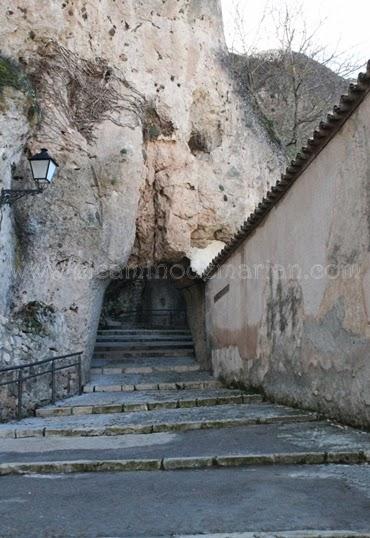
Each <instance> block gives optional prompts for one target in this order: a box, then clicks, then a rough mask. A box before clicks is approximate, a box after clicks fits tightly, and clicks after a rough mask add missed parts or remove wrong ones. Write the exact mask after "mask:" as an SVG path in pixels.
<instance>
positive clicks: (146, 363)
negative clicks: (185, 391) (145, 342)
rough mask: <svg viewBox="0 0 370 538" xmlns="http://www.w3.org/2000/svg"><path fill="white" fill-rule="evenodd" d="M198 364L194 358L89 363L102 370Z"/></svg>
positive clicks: (158, 358)
mask: <svg viewBox="0 0 370 538" xmlns="http://www.w3.org/2000/svg"><path fill="white" fill-rule="evenodd" d="M194 364H196V365H197V364H198V363H197V362H196V361H195V359H194V357H176V356H175V357H168V356H167V357H161V356H159V355H158V356H156V357H145V356H144V357H135V358H130V357H128V358H126V359H117V358H116V359H93V360H92V361H91V366H92V368H103V367H107V366H114V367H118V368H135V367H140V368H143V367H148V368H161V367H162V366H163V367H166V366H193V365H194Z"/></svg>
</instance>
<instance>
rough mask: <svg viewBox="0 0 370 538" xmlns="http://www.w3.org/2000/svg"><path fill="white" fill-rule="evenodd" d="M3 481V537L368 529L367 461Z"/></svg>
mask: <svg viewBox="0 0 370 538" xmlns="http://www.w3.org/2000/svg"><path fill="white" fill-rule="evenodd" d="M1 486H2V487H1V488H0V536H5V537H10V536H16V537H17V538H40V537H42V536H65V537H67V536H68V537H77V536H81V537H84V538H91V537H97V536H100V537H106V538H108V537H110V538H114V537H116V538H117V537H120V538H124V537H125V538H129V537H130V538H141V537H146V538H153V537H156V536H157V537H162V538H164V537H165V538H170V537H173V535H175V536H176V535H177V536H187V537H188V538H189V535H195V536H197V535H201V536H203V537H204V536H207V535H208V536H212V535H213V536H214V535H216V538H217V535H219V534H221V536H222V533H224V534H226V536H228V537H229V535H230V533H232V532H234V533H246V532H247V533H264V534H262V536H264V535H265V537H266V536H268V537H269V538H271V536H274V535H275V536H276V535H278V536H279V533H280V536H284V537H285V538H286V537H287V536H289V535H287V533H288V532H298V531H299V532H301V533H302V536H304V537H305V538H307V537H312V536H316V537H317V536H320V533H321V532H322V531H325V532H326V533H327V534H326V536H327V537H328V536H330V537H331V538H333V536H334V537H335V536H341V535H340V534H338V533H340V532H341V533H342V537H343V536H351V534H348V533H354V532H357V533H358V534H359V536H367V535H368V533H369V529H370V510H369V505H370V467H368V466H342V465H335V466H332V465H326V466H324V465H321V466H319V465H312V466H299V465H292V466H275V467H271V466H268V467H264V466H259V467H247V468H240V469H205V470H201V471H199V470H186V471H181V472H172V471H169V472H166V473H164V472H161V471H157V472H156V471H152V472H145V471H143V472H127V473H123V474H122V473H87V474H72V475H34V476H3V477H1ZM330 532H332V534H329V533H330ZM307 533H309V534H307ZM315 533H316V534H315ZM335 533H337V534H335ZM343 533H344V534H343ZM345 533H347V534H345ZM231 536H232V535H231ZM247 536H248V535H247ZM250 536H253V534H250ZM257 536H258V534H257ZM324 536H325V535H324ZM293 537H294V535H293ZM222 538H225V537H224V536H223V537H222ZM238 538H239V537H238ZM243 538H244V537H243ZM248 538H249V537H248ZM295 538H296V537H295Z"/></svg>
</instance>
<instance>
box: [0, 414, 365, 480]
mask: <svg viewBox="0 0 370 538" xmlns="http://www.w3.org/2000/svg"><path fill="white" fill-rule="evenodd" d="M0 461H1V464H0V475H1V474H8V473H24V472H91V471H132V470H135V471H139V470H158V469H161V470H177V469H201V468H208V467H242V466H247V465H253V466H256V465H271V464H283V465H292V464H308V465H313V464H323V463H326V464H327V463H330V464H332V463H337V464H343V463H344V464H348V463H355V464H356V463H365V462H370V434H369V433H366V434H364V433H363V432H359V431H356V430H353V429H350V428H348V429H347V430H344V431H343V429H342V428H340V427H338V426H337V425H334V424H329V423H328V422H300V423H288V424H282V423H275V424H265V425H256V426H253V425H252V426H241V427H234V428H229V429H210V430H204V431H201V430H191V431H183V432H182V431H180V432H177V433H153V434H152V435H149V436H148V435H144V434H138V435H127V436H113V437H112V436H106V437H79V438H73V439H70V438H68V437H64V438H60V437H58V438H55V437H54V438H53V437H50V438H32V439H3V440H2V442H1V445H0Z"/></svg>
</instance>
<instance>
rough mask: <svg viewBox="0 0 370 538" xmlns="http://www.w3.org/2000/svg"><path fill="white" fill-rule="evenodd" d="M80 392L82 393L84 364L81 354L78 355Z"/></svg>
mask: <svg viewBox="0 0 370 538" xmlns="http://www.w3.org/2000/svg"><path fill="white" fill-rule="evenodd" d="M77 368H78V394H82V364H81V354H79V356H78V367H77Z"/></svg>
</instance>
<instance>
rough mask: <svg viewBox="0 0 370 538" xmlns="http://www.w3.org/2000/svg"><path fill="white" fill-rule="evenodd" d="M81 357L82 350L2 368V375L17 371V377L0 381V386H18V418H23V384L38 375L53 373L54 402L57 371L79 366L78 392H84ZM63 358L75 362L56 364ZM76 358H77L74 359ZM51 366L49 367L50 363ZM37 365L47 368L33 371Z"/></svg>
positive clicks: (52, 391)
mask: <svg viewBox="0 0 370 538" xmlns="http://www.w3.org/2000/svg"><path fill="white" fill-rule="evenodd" d="M81 357H82V352H81V351H80V352H78V353H70V354H68V355H61V356H59V357H51V358H50V359H44V360H42V361H37V362H32V363H27V364H20V365H18V366H7V367H6V368H0V377H2V376H4V375H9V374H11V373H12V372H14V373H15V378H13V379H10V380H7V381H0V387H4V386H6V385H15V386H16V387H17V413H16V417H17V419H18V420H19V419H21V418H22V408H23V385H24V383H25V382H26V381H28V380H29V379H34V378H36V377H40V376H43V375H48V374H50V375H51V383H50V386H51V396H50V401H51V402H52V403H55V401H56V395H57V387H56V383H55V374H56V373H57V372H60V371H61V370H67V369H68V368H75V367H76V368H77V380H78V393H79V394H81V392H82V364H81ZM63 359H73V362H69V363H68V364H63V365H61V366H59V365H56V364H55V363H56V362H57V361H61V360H63ZM74 359H76V360H74ZM50 363H51V365H50V368H49V364H50ZM36 366H41V367H43V366H46V367H47V369H46V370H42V371H41V372H32V370H33V369H34V368H35V367H36ZM26 369H28V370H29V372H28V373H26V375H25V374H24V370H26Z"/></svg>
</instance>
